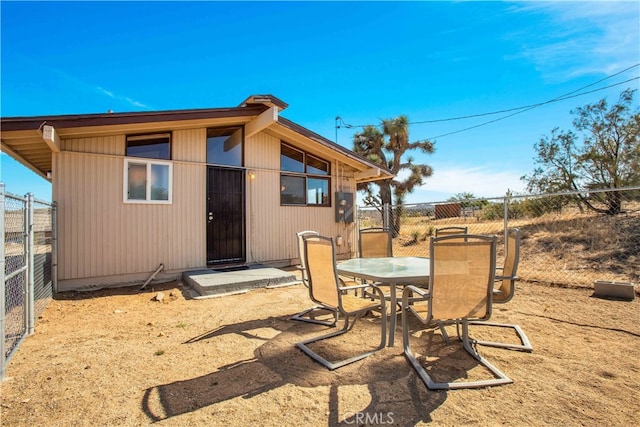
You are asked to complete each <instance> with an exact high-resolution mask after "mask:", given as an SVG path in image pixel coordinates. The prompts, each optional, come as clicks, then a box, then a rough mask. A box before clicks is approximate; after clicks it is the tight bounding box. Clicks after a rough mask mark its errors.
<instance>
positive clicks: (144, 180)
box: [124, 133, 173, 204]
mask: <svg viewBox="0 0 640 427" xmlns="http://www.w3.org/2000/svg"><path fill="white" fill-rule="evenodd" d="M125 153H126V155H127V157H126V158H125V159H124V202H125V203H159V204H163V203H164V204H169V203H171V202H172V181H173V164H172V163H171V162H169V161H166V160H169V159H170V158H171V134H168V133H166V134H153V135H134V136H128V137H127V146H126V151H125ZM144 158H149V159H153V160H144ZM156 159H157V160H156Z"/></svg>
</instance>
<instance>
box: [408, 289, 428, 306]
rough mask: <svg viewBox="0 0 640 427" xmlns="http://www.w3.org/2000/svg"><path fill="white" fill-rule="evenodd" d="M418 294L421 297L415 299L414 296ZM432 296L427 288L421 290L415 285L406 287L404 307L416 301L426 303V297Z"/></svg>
mask: <svg viewBox="0 0 640 427" xmlns="http://www.w3.org/2000/svg"><path fill="white" fill-rule="evenodd" d="M414 293H416V294H418V295H420V296H419V297H413V294H414ZM429 295H431V291H430V290H429V289H426V288H419V287H417V286H414V285H408V286H405V287H404V290H403V291H402V307H407V306H408V303H410V302H415V301H424V299H425V298H426V297H428V296H429Z"/></svg>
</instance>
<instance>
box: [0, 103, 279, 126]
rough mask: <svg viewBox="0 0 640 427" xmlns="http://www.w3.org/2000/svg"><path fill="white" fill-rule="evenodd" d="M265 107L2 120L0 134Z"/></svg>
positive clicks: (239, 112) (194, 116)
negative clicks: (45, 126)
mask: <svg viewBox="0 0 640 427" xmlns="http://www.w3.org/2000/svg"><path fill="white" fill-rule="evenodd" d="M267 108H268V107H267V106H265V105H263V104H252V105H247V106H244V107H235V108H200V109H191V110H165V111H141V112H129V113H98V114H95V113H94V114H71V115H59V116H31V117H3V118H1V119H0V126H1V129H2V130H3V131H14V130H32V129H39V128H40V126H42V124H43V122H46V123H47V124H50V125H52V126H54V127H56V126H57V127H60V128H74V127H84V126H109V125H122V124H134V123H148V122H163V121H176V120H197V119H210V118H224V117H243V116H253V115H257V114H260V113H262V112H263V111H265V110H266V109H267Z"/></svg>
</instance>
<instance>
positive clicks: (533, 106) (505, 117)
mask: <svg viewBox="0 0 640 427" xmlns="http://www.w3.org/2000/svg"><path fill="white" fill-rule="evenodd" d="M638 79H640V77H634V78H632V79H629V80H625V81H623V82H620V83H615V84H612V85H609V86H605V87H603V88H600V89H594V90H590V91H588V92H583V93H578V94H575V95H571V96H567V95H564V96H562V97H560V98H555V99H552V100H550V101H546V102H542V103H540V104H533V105H532V106H530V107H528V108H525V109H524V110H520V111H516V112H515V113H511V114H508V115H506V116H503V117H498V118H497V119H493V120H489V121H488V122H483V123H479V124H477V125H474V126H469V127H466V128H464V129H459V130H456V131H453V132H448V133H443V134H441V135H437V136H430V137H428V138H426V139H429V140H431V139H436V138H442V137H444V136H449V135H455V134H456V133H460V132H465V131H468V130H471V129H475V128H479V127H481V126H486V125H488V124H491V123H495V122H499V121H500V120H504V119H508V118H509V117H513V116H515V115H517V114H520V113H524V112H526V111H529V110H533V109H534V108H538V107H540V106H542V105H545V104H550V103H552V102H558V101H564V100H565V99H570V98H576V97H578V96H582V95H587V94H589V93H593V92H598V91H601V90H604V89H609V88H612V87H615V86H620V85H623V84H625V83H628V82H630V81H633V80H638ZM512 111H513V110H512Z"/></svg>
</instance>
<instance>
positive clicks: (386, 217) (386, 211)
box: [382, 203, 391, 229]
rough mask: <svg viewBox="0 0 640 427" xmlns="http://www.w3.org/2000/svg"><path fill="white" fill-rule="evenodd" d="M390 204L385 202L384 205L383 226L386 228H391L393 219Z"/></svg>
mask: <svg viewBox="0 0 640 427" xmlns="http://www.w3.org/2000/svg"><path fill="white" fill-rule="evenodd" d="M389 211H390V206H389V203H385V204H384V205H383V206H382V226H383V227H384V228H388V229H391V221H390V220H389V216H390V212H389Z"/></svg>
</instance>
